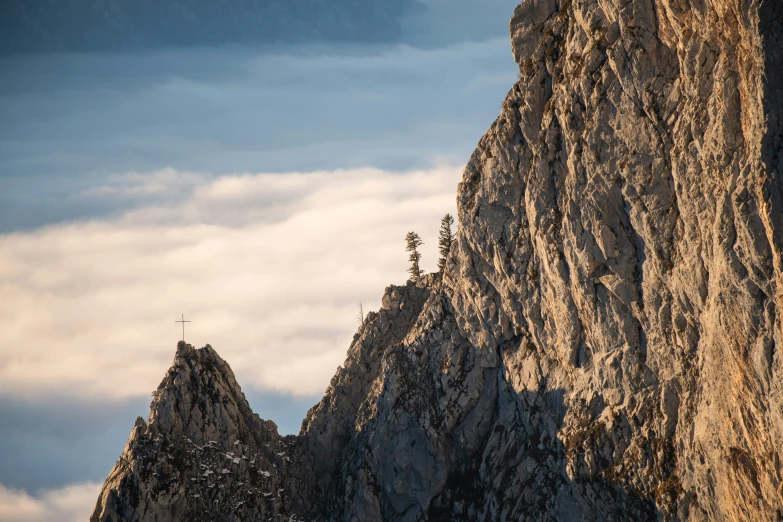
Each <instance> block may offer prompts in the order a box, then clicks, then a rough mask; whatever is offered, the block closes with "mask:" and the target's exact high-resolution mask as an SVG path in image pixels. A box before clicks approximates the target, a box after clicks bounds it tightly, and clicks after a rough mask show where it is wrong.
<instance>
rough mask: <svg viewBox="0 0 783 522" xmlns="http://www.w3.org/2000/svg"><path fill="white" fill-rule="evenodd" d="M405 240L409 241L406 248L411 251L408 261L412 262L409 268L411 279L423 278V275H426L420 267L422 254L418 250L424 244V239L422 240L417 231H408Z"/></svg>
mask: <svg viewBox="0 0 783 522" xmlns="http://www.w3.org/2000/svg"><path fill="white" fill-rule="evenodd" d="M405 242H406V243H407V246H406V247H405V250H406V251H408V252H410V253H411V254H410V255H409V256H408V261H410V262H411V267H410V268H409V269H408V273H409V274H410V275H411V279H413V280H414V281H418V280H419V279H421V276H423V275H424V271H423V270H422V269H421V268H419V261H421V254H420V253H419V250H418V248H419V247H420V246H421V245H423V244H424V241H422V240H421V238H420V237H419V234H417V233H416V232H408V235H407V236H405Z"/></svg>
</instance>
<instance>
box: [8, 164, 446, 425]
mask: <svg viewBox="0 0 783 522" xmlns="http://www.w3.org/2000/svg"><path fill="white" fill-rule="evenodd" d="M459 175H460V169H459V168H455V167H443V168H434V169H431V170H421V171H411V172H388V171H381V170H377V169H356V170H342V171H331V172H314V173H308V174H302V173H287V174H255V175H250V174H244V175H236V176H224V177H221V178H217V179H212V178H209V177H206V176H201V175H198V174H193V173H181V174H180V173H177V172H175V171H171V170H164V171H159V172H153V173H149V174H129V175H126V176H121V177H115V178H113V180H112V183H111V184H109V185H106V186H104V187H101V188H99V189H94V190H93V191H92V193H91V197H102V198H104V199H105V198H113V199H115V200H117V201H118V204H119V201H120V200H121V199H122V198H126V197H133V196H134V194H137V193H139V192H142V193H155V194H157V195H158V196H160V199H159V202H158V203H157V204H155V205H150V206H146V207H142V208H137V209H135V210H132V211H129V212H126V213H125V214H123V215H121V216H120V217H117V218H115V219H110V220H91V221H85V222H76V223H69V224H58V225H55V226H50V227H46V228H42V229H38V230H35V231H32V232H25V233H12V234H5V235H2V236H0V323H2V324H4V325H7V326H6V327H5V329H4V332H3V333H4V343H3V345H2V347H0V393H12V392H13V393H16V394H20V395H23V396H29V397H35V396H36V395H42V394H51V393H67V394H69V395H76V396H83V397H101V398H103V399H108V398H117V399H119V398H124V397H129V396H138V395H140V394H148V393H149V392H150V391H151V390H153V389H154V388H155V387H156V386H157V383H158V382H159V380H160V378H161V376H162V375H163V373H164V372H165V370H166V369H167V366H168V365H169V362H170V360H171V357H172V354H173V351H174V347H175V343H176V341H177V340H178V338H179V337H180V336H181V331H180V330H179V325H176V324H175V323H174V320H175V319H177V318H179V314H180V313H185V315H186V319H191V320H192V321H193V322H192V323H189V324H188V325H187V327H186V340H187V341H188V342H190V343H192V344H195V345H202V344H205V343H210V344H212V345H213V346H214V347H215V348H216V349H217V350H218V351H219V352H220V353H221V355H222V356H223V357H225V358H226V359H227V360H228V361H229V363H230V364H231V365H232V367H233V368H234V371H235V373H236V374H237V377H238V379H239V381H240V383H241V384H242V385H244V386H252V387H255V388H257V389H262V390H263V389H272V390H278V391H283V392H289V393H294V394H302V395H305V394H318V393H322V392H323V390H324V389H325V387H326V386H327V384H328V382H329V379H330V378H331V376H332V374H333V373H334V371H335V368H336V367H337V365H339V364H340V363H341V362H342V361H343V359H344V356H345V352H346V349H347V348H348V344H349V343H350V340H351V337H352V334H353V333H354V331H355V329H356V314H357V310H358V304H359V302H360V301H362V302H363V303H364V308H365V310H369V309H374V308H377V307H378V305H379V302H380V298H381V295H382V291H383V288H384V287H385V286H386V285H388V284H390V283H404V281H405V279H406V277H405V269H406V266H407V261H406V253H405V251H404V236H405V233H406V232H407V231H408V230H417V231H418V232H419V233H420V234H421V235H422V237H423V238H424V241H425V247H424V265H423V266H424V268H425V269H427V270H434V269H435V264H436V261H437V258H436V251H437V250H436V244H435V243H436V239H435V236H436V233H437V228H438V223H439V219H440V217H441V216H442V215H443V214H444V213H446V212H452V213H453V211H454V205H455V203H454V194H455V187H456V183H457V180H458V178H459ZM262 415H263V413H262Z"/></svg>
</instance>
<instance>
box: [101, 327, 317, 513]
mask: <svg viewBox="0 0 783 522" xmlns="http://www.w3.org/2000/svg"><path fill="white" fill-rule="evenodd" d="M153 397H154V399H153V401H152V407H151V411H150V418H149V422H145V421H144V419H142V418H141V417H139V418H138V419H137V420H136V424H135V426H134V427H133V431H131V435H130V438H129V439H128V443H127V445H126V446H125V451H124V452H123V454H122V456H121V457H120V459H119V460H118V461H117V464H116V465H115V466H114V469H113V470H112V471H111V473H110V474H109V477H108V478H107V479H106V482H105V484H104V486H103V490H102V491H101V494H100V497H99V499H98V503H97V505H96V507H95V511H94V513H93V515H92V517H91V519H90V520H91V522H99V521H100V522H104V521H106V522H109V521H112V522H114V521H145V520H156V521H159V522H162V521H167V520H168V521H181V520H188V521H204V522H212V521H215V520H225V521H237V522H238V521H246V520H280V521H282V520H285V521H294V520H305V519H306V517H307V515H309V512H310V511H311V510H312V509H317V507H318V506H317V505H316V504H312V503H311V499H312V498H313V497H314V496H317V495H314V493H315V484H314V483H313V482H312V480H311V479H310V477H309V475H308V474H304V475H303V474H302V473H301V471H300V470H301V469H307V468H308V467H309V465H310V463H309V455H308V454H307V453H306V452H303V451H302V445H301V443H300V442H299V441H298V439H297V438H295V437H280V436H279V435H278V433H277V426H275V424H274V423H273V422H271V421H263V420H261V419H260V418H259V417H258V415H256V414H254V413H253V412H252V411H251V410H250V406H248V404H247V401H246V400H245V396H244V394H243V393H242V391H241V389H240V388H239V385H238V384H237V382H236V380H235V379H234V374H233V372H232V371H231V368H229V366H228V365H227V364H226V363H225V361H223V360H222V359H221V358H220V357H219V356H218V355H217V353H215V351H214V350H213V349H212V347H210V346H209V345H207V346H205V347H204V348H201V349H194V348H193V347H192V346H190V345H187V344H185V343H183V342H180V343H179V345H178V347H177V355H176V357H175V358H174V363H173V365H172V367H171V368H170V369H169V371H168V373H167V374H166V376H165V377H164V379H163V381H162V382H161V384H160V386H158V389H157V390H156V391H155V392H154V394H153Z"/></svg>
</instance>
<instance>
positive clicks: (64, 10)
mask: <svg viewBox="0 0 783 522" xmlns="http://www.w3.org/2000/svg"><path fill="white" fill-rule="evenodd" d="M416 4H417V1H416V0H188V1H185V0H133V1H128V0H6V1H4V2H2V3H0V54H16V53H36V52H57V51H114V50H128V49H139V48H151V47H161V46H190V45H215V44H223V43H276V42H299V41H313V40H327V41H383V40H391V39H394V38H396V37H397V36H399V34H400V23H399V20H400V17H401V15H402V14H403V13H405V12H406V11H407V10H409V9H411V8H412V7H413V6H414V5H416Z"/></svg>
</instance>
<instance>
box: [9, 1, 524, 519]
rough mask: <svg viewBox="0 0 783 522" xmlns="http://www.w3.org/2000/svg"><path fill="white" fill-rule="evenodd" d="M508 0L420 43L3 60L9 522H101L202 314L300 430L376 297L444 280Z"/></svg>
mask: <svg viewBox="0 0 783 522" xmlns="http://www.w3.org/2000/svg"><path fill="white" fill-rule="evenodd" d="M515 3H516V2H515V1H513V0H486V1H481V2H479V1H478V0H458V1H452V2H446V1H442V0H430V1H429V2H428V4H430V7H431V8H432V12H431V13H430V18H427V17H426V16H424V17H419V18H417V19H415V20H411V21H410V23H409V24H408V25H407V26H406V27H407V28H406V35H405V38H403V40H401V41H400V42H397V43H394V44H387V45H371V46H361V47H357V46H345V45H339V46H338V45H335V46H324V45H319V46H311V47H306V48H304V47H289V48H282V47H280V48H265V49H251V48H238V47H234V48H201V49H196V48H193V49H179V50H155V51H148V52H144V53H124V54H80V55H48V56H36V57H24V58H2V59H0V326H2V332H3V342H2V343H0V418H3V422H2V423H0V520H3V521H5V520H9V521H39V520H64V521H70V520H77V519H78V520H85V519H86V518H87V517H88V514H89V512H90V511H91V509H92V507H93V506H94V503H95V500H96V498H97V491H98V489H99V487H100V483H101V481H102V480H103V479H104V478H105V476H106V474H107V473H108V471H109V470H110V469H111V466H112V465H113V463H114V462H115V460H116V459H117V457H118V456H119V455H120V453H121V452H122V448H123V446H124V443H125V440H126V438H127V436H128V433H129V432H130V429H131V427H132V425H133V421H134V419H135V417H136V416H137V415H141V416H146V415H147V412H148V406H149V401H150V392H151V391H152V390H154V389H155V388H156V387H157V385H158V383H159V382H160V379H161V378H162V376H163V374H164V373H165V371H166V370H167V369H168V367H169V365H170V363H171V359H172V357H173V355H174V350H175V347H176V342H177V340H178V339H179V338H180V337H181V329H180V325H178V324H176V323H175V322H174V321H175V320H176V319H178V318H179V314H181V313H184V314H185V316H186V317H185V318H186V319H189V320H192V321H193V322H191V323H188V324H187V326H186V331H185V336H186V340H187V341H188V342H190V343H191V344H194V345H196V346H201V345H203V344H205V343H210V344H211V345H212V346H213V347H215V349H216V350H217V351H218V352H219V353H220V355H221V356H222V357H224V358H225V359H226V360H227V361H228V362H229V364H230V365H231V367H232V368H233V370H234V372H235V373H236V375H237V378H238V381H239V383H240V384H241V385H242V387H243V391H244V392H245V394H246V395H247V397H248V400H249V401H250V403H251V406H252V407H253V408H254V410H255V411H257V412H258V413H259V414H260V415H261V416H262V417H264V418H271V419H273V420H274V421H275V422H276V423H277V424H278V425H279V426H280V431H281V432H282V433H296V432H298V429H299V424H300V423H301V420H302V418H303V417H304V414H305V412H306V411H307V409H308V408H309V407H310V406H312V405H313V404H315V403H316V402H317V401H318V400H319V398H320V396H321V394H322V393H323V391H324V389H325V388H326V386H327V385H328V382H329V380H330V378H331V376H332V375H333V373H334V371H335V368H336V367H337V366H338V365H340V364H342V362H343V360H344V358H345V353H346V350H347V349H348V346H349V344H350V342H351V339H352V336H353V334H354V332H355V331H356V328H357V319H356V316H357V314H358V308H359V303H360V302H361V303H362V304H363V307H364V310H365V312H366V311H368V310H374V309H377V308H378V306H379V303H380V299H381V297H382V294H383V290H384V288H385V287H386V286H388V285H389V284H404V283H405V280H406V279H407V274H406V268H407V254H406V252H405V251H404V236H405V233H406V232H408V231H409V230H415V231H417V232H419V233H420V234H421V236H422V237H423V239H424V241H425V245H424V246H423V255H424V260H423V267H424V269H425V270H427V271H432V270H435V267H436V262H437V249H436V234H437V229H438V226H439V221H440V218H441V217H442V215H443V214H445V213H446V212H451V213H454V212H455V194H456V187H457V183H458V182H459V180H460V177H461V169H462V165H464V163H465V162H466V161H467V159H468V157H469V156H470V153H471V152H472V150H473V148H474V147H475V144H476V143H477V142H478V140H479V138H480V137H481V136H482V134H483V133H484V132H485V130H486V129H487V128H488V127H489V125H490V124H491V123H492V121H493V120H494V118H495V117H496V115H497V113H498V109H499V107H500V104H501V103H502V100H503V98H504V96H505V94H506V92H507V91H508V89H509V87H510V86H511V84H512V83H513V81H514V79H515V77H516V67H515V65H514V63H513V60H512V59H511V53H510V50H509V44H508V38H507V36H506V34H505V32H506V29H505V26H506V23H507V20H508V18H509V17H510V15H511V11H512V10H513V6H514V4H515Z"/></svg>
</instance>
